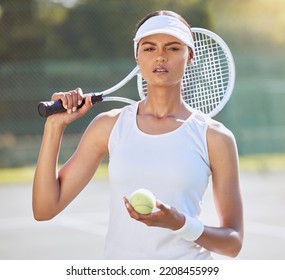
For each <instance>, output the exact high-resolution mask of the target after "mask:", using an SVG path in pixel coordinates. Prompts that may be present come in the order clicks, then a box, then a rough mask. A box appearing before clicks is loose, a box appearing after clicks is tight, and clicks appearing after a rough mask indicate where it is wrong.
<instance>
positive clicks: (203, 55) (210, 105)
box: [137, 27, 235, 117]
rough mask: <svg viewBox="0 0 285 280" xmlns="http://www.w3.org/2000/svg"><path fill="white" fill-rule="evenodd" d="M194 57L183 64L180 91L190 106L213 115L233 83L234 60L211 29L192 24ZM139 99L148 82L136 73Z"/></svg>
mask: <svg viewBox="0 0 285 280" xmlns="http://www.w3.org/2000/svg"><path fill="white" fill-rule="evenodd" d="M192 31H193V33H194V37H195V41H194V45H195V57H194V60H193V62H192V63H191V64H190V65H188V66H187V67H186V70H185V74H184V76H183V81H182V89H181V93H182V96H183V99H184V100H185V102H186V103H187V104H188V105H190V106H191V107H193V108H195V109H197V110H200V111H202V112H203V113H205V114H207V115H209V116H210V117H213V116H215V115H217V114H218V113H219V112H220V111H221V110H222V109H223V108H224V106H225V104H226V103H227V102H228V100H229V98H230V96H231V94H232V92H233V88H234V84H235V63H234V59H233V56H232V53H231V51H230V49H229V47H228V46H227V44H226V43H225V41H224V40H223V39H222V38H221V37H220V36H218V35H217V34H215V33H214V32H212V31H209V30H207V29H204V28H195V27H194V28H192ZM137 86H138V91H139V95H140V98H141V99H144V98H145V97H146V95H147V82H146V81H145V80H144V79H143V77H142V75H141V73H138V76H137Z"/></svg>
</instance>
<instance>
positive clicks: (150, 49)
mask: <svg viewBox="0 0 285 280" xmlns="http://www.w3.org/2000/svg"><path fill="white" fill-rule="evenodd" d="M153 50H154V48H152V47H149V48H144V51H145V52H149V51H153Z"/></svg>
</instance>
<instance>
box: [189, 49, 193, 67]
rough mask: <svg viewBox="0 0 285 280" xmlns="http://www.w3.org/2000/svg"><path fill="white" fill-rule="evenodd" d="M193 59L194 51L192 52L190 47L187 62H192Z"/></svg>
mask: <svg viewBox="0 0 285 280" xmlns="http://www.w3.org/2000/svg"><path fill="white" fill-rule="evenodd" d="M193 59H194V53H193V51H192V49H190V51H189V56H188V62H187V64H188V65H190V64H192V62H193Z"/></svg>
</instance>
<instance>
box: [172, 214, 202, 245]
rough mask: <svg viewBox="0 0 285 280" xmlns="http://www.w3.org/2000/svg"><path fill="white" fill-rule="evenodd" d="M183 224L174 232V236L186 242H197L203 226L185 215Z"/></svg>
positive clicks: (198, 221)
mask: <svg viewBox="0 0 285 280" xmlns="http://www.w3.org/2000/svg"><path fill="white" fill-rule="evenodd" d="M184 216H185V224H184V225H183V226H182V227H181V228H179V229H177V230H174V231H173V232H174V234H176V235H178V236H180V237H182V238H184V239H185V240H187V241H195V240H197V239H198V238H199V237H200V236H201V234H202V233H203V231H204V224H203V223H202V222H201V221H200V220H198V219H195V218H192V217H190V216H188V215H185V214H184Z"/></svg>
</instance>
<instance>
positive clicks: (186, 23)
mask: <svg viewBox="0 0 285 280" xmlns="http://www.w3.org/2000/svg"><path fill="white" fill-rule="evenodd" d="M155 16H171V17H175V18H177V19H179V20H180V21H181V22H183V23H184V24H185V25H186V26H187V27H188V28H189V30H190V32H191V34H192V36H193V38H194V34H193V32H192V30H191V27H190V25H189V23H188V22H187V21H186V20H185V19H184V18H183V17H182V16H181V15H179V14H177V13H175V12H172V11H167V10H161V11H155V12H152V13H149V14H147V15H146V16H145V17H144V18H142V19H141V20H140V21H139V22H138V24H137V25H136V29H135V32H134V33H135V34H136V32H137V31H138V29H139V28H140V27H141V26H142V25H143V24H144V23H145V22H146V21H147V20H148V19H150V18H152V17H155Z"/></svg>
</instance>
